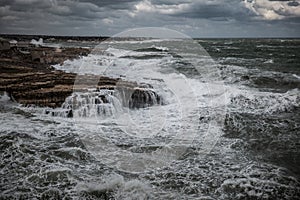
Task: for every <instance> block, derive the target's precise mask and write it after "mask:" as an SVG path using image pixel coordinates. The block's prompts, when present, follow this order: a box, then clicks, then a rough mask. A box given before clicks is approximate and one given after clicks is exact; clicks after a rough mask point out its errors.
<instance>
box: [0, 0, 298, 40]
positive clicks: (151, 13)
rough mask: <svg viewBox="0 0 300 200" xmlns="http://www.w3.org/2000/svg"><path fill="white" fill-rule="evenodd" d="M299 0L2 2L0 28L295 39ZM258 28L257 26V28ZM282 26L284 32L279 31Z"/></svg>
mask: <svg viewBox="0 0 300 200" xmlns="http://www.w3.org/2000/svg"><path fill="white" fill-rule="evenodd" d="M299 2H300V0H281V1H279V0H277V1H275V0H209V1H208V0H173V1H169V0H142V1H138V0H114V1H112V0H101V1H98V0H2V1H1V2H0V26H1V27H2V28H1V30H0V32H1V33H26V34H56V35H69V34H71V35H112V34H115V33H118V32H120V31H122V30H125V29H128V28H135V27H145V26H162V27H168V28H173V29H176V30H179V31H183V32H185V33H187V34H189V35H192V36H199V37H201V36H204V37H205V36H215V37H222V36H225V37H230V36H236V37H242V36H253V37H255V36H259V35H262V36H268V35H269V36H272V37H273V36H274V34H277V35H275V36H294V37H295V36H299V35H300V31H299V28H298V27H299V23H300V21H299V18H300V5H299V4H300V3H299ZM273 21H274V22H273ZM275 21H276V22H275ZM203 27H205V29H204V28H203ZM258 28H260V29H261V30H260V31H259V30H257V29H258ZM282 28H284V29H285V31H280V30H281V29H282ZM220 29H221V30H220ZM249 34H250V35H249ZM251 34H252V35H251Z"/></svg>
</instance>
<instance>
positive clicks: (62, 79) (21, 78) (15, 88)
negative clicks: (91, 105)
mask: <svg viewBox="0 0 300 200" xmlns="http://www.w3.org/2000/svg"><path fill="white" fill-rule="evenodd" d="M2 47H3V48H2V49H1V50H0V68H1V70H0V92H2V93H3V92H6V93H7V94H8V95H9V96H10V98H11V99H13V100H14V101H16V102H18V103H21V104H23V105H25V106H27V105H36V106H40V107H50V108H57V107H60V106H61V105H62V104H63V103H64V101H65V99H66V98H67V97H68V96H70V95H71V94H72V92H73V91H74V89H76V90H82V91H84V90H88V89H89V86H90V83H91V82H93V83H95V80H97V82H96V88H97V90H101V89H106V90H107V89H108V90H116V89H117V90H119V91H120V90H122V91H126V94H129V97H126V98H127V100H128V102H127V103H126V105H125V106H128V107H130V108H140V107H145V106H151V105H153V104H155V103H160V102H161V99H160V97H159V95H157V94H156V93H155V92H154V91H152V90H151V86H149V85H141V84H137V83H135V82H129V81H126V80H123V79H121V78H109V77H104V76H101V77H100V76H95V75H82V76H80V75H77V74H74V73H66V72H64V71H60V70H56V69H54V68H53V67H52V65H54V64H61V63H63V62H64V61H65V60H67V59H76V58H78V57H79V56H86V55H88V54H89V53H90V50H89V49H87V48H53V47H43V46H35V45H27V46H25V47H24V46H22V47H18V46H10V47H9V48H6V47H5V45H2ZM78 80H79V81H80V80H81V82H83V84H80V85H79V86H78V84H77V85H76V87H77V88H74V82H75V81H78ZM82 80H83V81H82ZM101 98H102V99H103V101H101V102H99V103H105V102H106V101H105V98H106V97H105V96H104V97H101Z"/></svg>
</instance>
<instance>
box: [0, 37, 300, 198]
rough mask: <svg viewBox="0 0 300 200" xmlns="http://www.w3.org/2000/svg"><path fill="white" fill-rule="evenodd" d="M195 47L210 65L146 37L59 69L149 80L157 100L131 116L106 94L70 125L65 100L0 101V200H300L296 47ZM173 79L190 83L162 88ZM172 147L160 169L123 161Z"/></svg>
mask: <svg viewBox="0 0 300 200" xmlns="http://www.w3.org/2000/svg"><path fill="white" fill-rule="evenodd" d="M177 42H178V41H177ZM197 42H199V44H201V45H202V47H203V48H204V49H205V50H206V51H207V52H208V53H209V55H210V56H211V57H212V59H213V60H214V61H215V62H212V60H210V59H209V58H208V57H207V55H206V54H204V53H203V54H201V56H199V55H198V52H197V51H195V52H193V51H192V50H191V49H188V46H187V47H184V44H186V43H184V42H183V43H182V45H181V48H183V49H184V48H186V50H185V53H186V54H185V55H184V56H183V55H178V53H176V51H172V49H171V48H170V45H172V44H175V43H176V42H175V41H170V40H169V41H164V40H154V41H153V40H147V41H127V42H126V41H117V42H115V43H113V42H110V43H109V42H108V44H105V47H106V51H105V54H97V55H93V54H91V55H89V56H87V57H83V58H81V59H79V60H74V61H66V62H65V63H64V64H63V65H58V66H55V67H56V68H58V69H62V70H65V71H69V72H76V73H82V72H87V73H94V74H105V75H107V76H111V77H119V76H122V77H123V78H124V79H127V80H132V81H137V82H139V83H144V84H150V85H152V86H153V90H154V91H155V92H157V93H158V94H160V95H161V96H162V97H163V100H164V101H163V103H162V104H160V105H156V106H152V107H147V108H141V109H134V110H128V109H126V108H124V107H122V103H121V102H119V101H118V99H117V98H116V99H114V96H112V100H111V102H110V104H109V105H108V106H107V107H101V108H96V107H92V108H91V107H89V109H88V110H86V111H83V109H78V110H76V111H75V112H74V117H73V118H66V117H65V116H64V109H66V108H67V106H68V101H69V100H70V98H71V97H70V98H69V99H67V100H66V102H65V104H64V106H63V107H62V108H59V109H55V110H54V111H53V112H52V113H54V114H53V115H50V114H46V113H48V112H45V109H42V108H36V107H27V108H25V107H22V106H21V105H18V104H16V103H14V102H11V101H10V100H9V98H8V97H7V96H6V95H5V94H4V95H2V97H1V100H0V110H1V112H0V118H1V130H0V131H1V133H0V137H1V144H0V149H1V172H0V173H1V182H0V190H1V199H12V198H17V199H19V198H20V199H50V198H52V199H299V198H300V182H299V177H300V171H299V166H300V159H299V158H300V135H299V133H300V127H299V126H300V112H299V111H300V108H299V106H300V105H299V104H300V91H299V90H300V66H299V59H300V55H299V52H300V41H299V40H296V39H294V40H281V39H261V40H256V39H251V40H250V39H247V40H242V39H235V40H229V39H227V40H198V41H197ZM174 48H175V47H174ZM181 83H185V84H186V85H189V86H190V87H186V86H182V85H181V86H180V87H179V88H181V89H183V90H180V91H177V90H176V87H174V88H170V87H171V85H176V84H181ZM91 98H92V97H91ZM83 99H85V98H83ZM83 99H81V100H82V101H83ZM178 99H180V101H178ZM82 104H84V102H83V103H82ZM179 107H180V108H182V110H183V111H182V110H180V109H178V108H179ZM95 109H96V111H97V112H96V111H95ZM99 109H100V111H99ZM46 110H47V109H46ZM48 111H49V109H48ZM83 112H85V117H82V113H83ZM128 116H129V119H130V120H125V121H122V120H121V121H120V120H119V119H124V118H125V119H127V118H126V117H128ZM128 124H131V126H128ZM179 136H180V137H179ZM188 136H193V137H192V139H191V138H189V137H188ZM96 138H101V139H100V140H96ZM207 138H209V139H207ZM178 139H182V141H183V140H184V141H189V142H188V143H187V144H181V143H180V142H181V141H177V140H178ZM91 141H97V142H98V145H99V144H101V145H99V149H98V154H97V155H96V154H95V152H97V151H96V150H91V148H90V146H89V145H88V144H89V142H91ZM170 141H171V142H170ZM191 141H192V142H191ZM101 142H102V143H101ZM172 142H173V143H174V142H175V144H179V143H180V144H181V145H183V146H184V152H183V153H182V154H181V155H180V156H179V157H176V158H174V159H172V160H170V162H167V163H163V165H157V167H155V166H156V165H154V167H153V166H152V167H151V168H149V169H147V170H143V169H145V166H144V165H141V166H137V165H138V162H137V161H136V160H133V159H132V158H133V157H130V156H128V154H129V153H132V155H134V156H136V157H137V158H138V157H139V156H141V157H143V156H144V155H148V154H149V153H151V152H156V150H157V149H165V148H166V146H168V145H169V144H173V143H172ZM107 143H111V144H113V145H114V147H113V148H111V149H108V148H106V147H108V146H107ZM101 146H102V147H105V148H103V149H101ZM206 147H207V148H206ZM210 147H211V148H210ZM205 150H207V151H205ZM130 155H131V154H130ZM151 155H152V154H151ZM166 155H168V154H166ZM170 155H171V154H170ZM128 158H130V159H128ZM125 161H126V162H125ZM154 163H156V162H154ZM157 163H159V162H157ZM157 163H156V164H157ZM159 164H161V163H159ZM149 165H150V164H149ZM141 169H142V170H141Z"/></svg>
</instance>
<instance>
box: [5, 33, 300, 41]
mask: <svg viewBox="0 0 300 200" xmlns="http://www.w3.org/2000/svg"><path fill="white" fill-rule="evenodd" d="M0 37H4V38H9V39H23V40H24V39H25V40H26V39H28V40H31V39H39V38H43V39H46V40H47V39H51V38H54V39H56V40H84V41H95V40H96V41H97V40H98V41H103V40H106V39H109V38H111V36H67V35H43V34H41V35H39V34H34V35H30V34H4V33H1V34H0ZM128 38H129V37H128ZM134 38H136V37H134ZM147 39H149V38H147ZM153 39H155V38H153ZM192 39H196V40H219V39H220V40H239V39H249V40H264V39H282V40H287V39H288V40H293V39H300V37H211V38H210V37H199V38H198V37H195V38H192Z"/></svg>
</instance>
